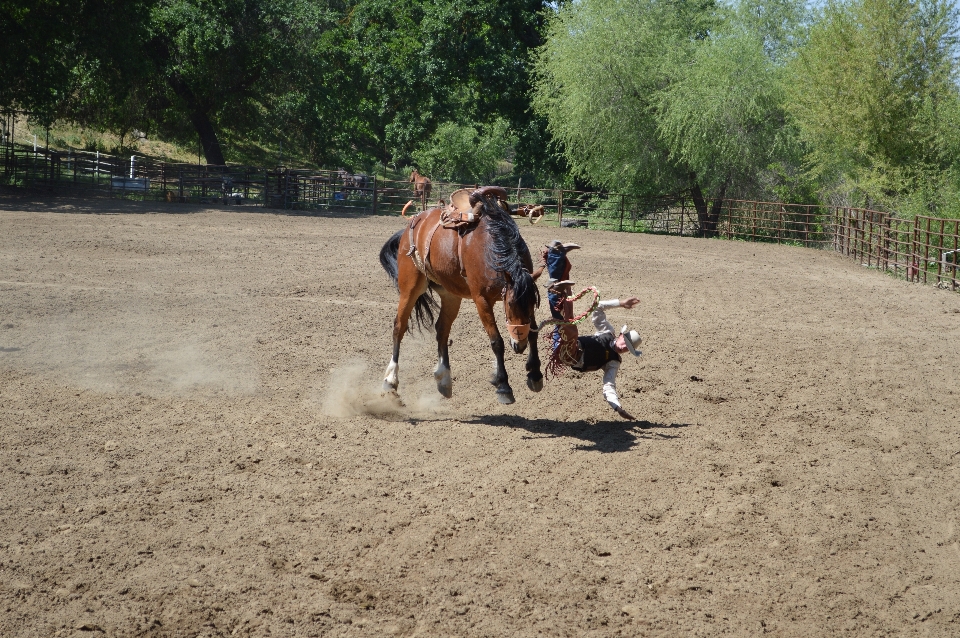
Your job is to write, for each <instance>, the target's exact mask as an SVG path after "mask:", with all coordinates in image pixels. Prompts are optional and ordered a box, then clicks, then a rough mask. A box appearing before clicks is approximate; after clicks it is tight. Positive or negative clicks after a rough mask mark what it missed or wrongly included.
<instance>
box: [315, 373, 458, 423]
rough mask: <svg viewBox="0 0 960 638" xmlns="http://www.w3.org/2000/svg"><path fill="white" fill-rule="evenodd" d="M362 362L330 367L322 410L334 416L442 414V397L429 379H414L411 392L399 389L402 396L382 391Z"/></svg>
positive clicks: (417, 415) (443, 408)
mask: <svg viewBox="0 0 960 638" xmlns="http://www.w3.org/2000/svg"><path fill="white" fill-rule="evenodd" d="M367 369H368V366H367V364H366V363H364V362H354V363H349V364H346V365H343V366H339V367H337V368H334V369H333V370H331V371H330V381H329V383H328V384H327V388H326V391H325V393H324V395H323V399H322V403H323V413H324V414H326V415H327V416H332V417H337V418H349V417H354V416H361V415H370V416H380V417H389V416H394V417H399V416H402V417H425V416H433V417H435V416H442V415H443V413H444V412H445V407H444V405H443V401H444V399H443V397H442V396H441V395H440V393H439V392H437V390H436V386H435V385H434V384H433V382H432V380H424V381H421V382H420V383H419V384H418V383H414V384H413V386H412V390H411V394H412V396H408V393H407V392H405V391H404V390H402V389H401V396H397V395H394V394H391V393H385V392H384V391H383V390H382V389H381V385H380V384H381V381H380V380H379V379H376V380H375V379H372V378H371V377H370V376H369V375H368V374H367Z"/></svg>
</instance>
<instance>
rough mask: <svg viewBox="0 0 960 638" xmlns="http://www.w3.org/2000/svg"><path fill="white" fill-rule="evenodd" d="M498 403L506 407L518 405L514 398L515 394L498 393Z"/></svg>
mask: <svg viewBox="0 0 960 638" xmlns="http://www.w3.org/2000/svg"><path fill="white" fill-rule="evenodd" d="M497 401H499V402H500V403H502V404H504V405H510V404H511V403H516V401H517V400H516V399H514V398H513V392H497Z"/></svg>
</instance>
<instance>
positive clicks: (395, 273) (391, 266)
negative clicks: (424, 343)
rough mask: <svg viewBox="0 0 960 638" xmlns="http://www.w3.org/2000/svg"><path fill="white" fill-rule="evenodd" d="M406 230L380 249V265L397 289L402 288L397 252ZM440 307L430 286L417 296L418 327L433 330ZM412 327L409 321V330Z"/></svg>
mask: <svg viewBox="0 0 960 638" xmlns="http://www.w3.org/2000/svg"><path fill="white" fill-rule="evenodd" d="M404 231H406V228H405V227H404V228H401V229H400V230H398V231H397V232H396V233H394V234H393V236H392V237H390V239H388V240H387V243H385V244H384V245H383V248H381V249H380V265H381V266H383V269H384V270H386V271H387V274H388V275H390V279H392V280H393V285H394V286H395V287H397V289H399V288H400V285H399V278H400V267H399V265H398V263H397V254H398V253H399V252H400V238H401V237H403V233H404ZM439 309H440V305H439V304H438V303H437V300H436V299H435V298H434V297H433V291H432V290H431V289H430V288H429V287H428V288H427V291H426V292H425V293H423V294H422V295H420V297H418V298H417V303H416V305H415V306H414V310H415V311H416V313H417V327H418V328H419V329H420V330H432V329H433V324H434V322H435V321H436V314H435V313H436V311H437V310H439ZM411 327H412V326H411V325H410V324H409V323H408V324H407V331H408V332H409V331H410V328H411Z"/></svg>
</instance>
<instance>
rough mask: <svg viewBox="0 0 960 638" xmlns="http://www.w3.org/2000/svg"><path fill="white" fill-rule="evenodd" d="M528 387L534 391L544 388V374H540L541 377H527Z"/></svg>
mask: <svg viewBox="0 0 960 638" xmlns="http://www.w3.org/2000/svg"><path fill="white" fill-rule="evenodd" d="M527 387H528V388H530V390H531V391H532V392H540V390H543V375H540V378H539V379H534V378H532V377H527Z"/></svg>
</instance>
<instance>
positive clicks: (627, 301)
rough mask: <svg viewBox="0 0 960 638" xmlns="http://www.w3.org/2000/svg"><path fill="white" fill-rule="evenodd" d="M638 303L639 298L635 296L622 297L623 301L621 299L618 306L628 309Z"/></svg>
mask: <svg viewBox="0 0 960 638" xmlns="http://www.w3.org/2000/svg"><path fill="white" fill-rule="evenodd" d="M638 303H640V300H639V299H637V298H636V297H630V298H629V299H624V300H623V301H621V302H620V307H621V308H626V309H627V310H630V309H631V308H633V307H634V306H636V305H637V304H638Z"/></svg>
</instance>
